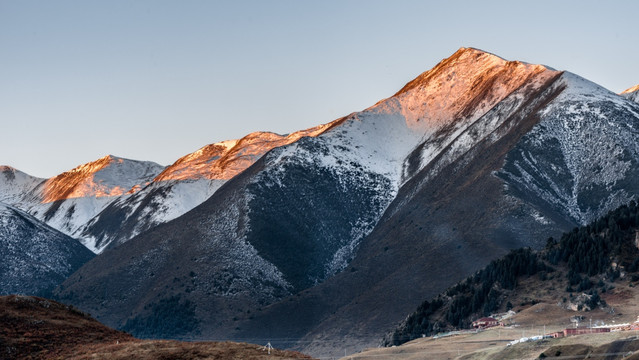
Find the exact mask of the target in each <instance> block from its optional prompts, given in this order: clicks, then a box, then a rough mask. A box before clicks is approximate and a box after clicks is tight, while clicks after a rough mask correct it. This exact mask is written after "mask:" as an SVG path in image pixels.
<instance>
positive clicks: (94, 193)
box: [0, 155, 164, 252]
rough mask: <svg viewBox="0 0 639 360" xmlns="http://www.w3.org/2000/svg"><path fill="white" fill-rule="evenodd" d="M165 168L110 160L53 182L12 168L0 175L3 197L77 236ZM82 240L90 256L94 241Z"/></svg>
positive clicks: (154, 164) (156, 165)
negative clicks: (93, 220) (111, 207)
mask: <svg viewBox="0 0 639 360" xmlns="http://www.w3.org/2000/svg"><path fill="white" fill-rule="evenodd" d="M163 169H164V167H162V166H160V165H158V164H156V163H153V162H148V161H136V160H129V159H123V158H119V157H116V156H113V155H107V156H105V157H102V158H100V159H98V160H96V161H93V162H90V163H87V164H83V165H80V166H78V167H76V168H74V169H72V170H70V171H67V172H64V173H62V174H60V175H57V176H55V177H53V178H50V179H46V180H45V179H38V178H34V177H31V176H29V175H27V174H24V173H22V172H20V171H17V170H15V169H13V168H10V167H6V166H5V167H2V168H1V169H0V171H2V173H3V174H4V179H2V178H0V180H3V181H0V197H1V198H3V199H5V200H4V201H5V202H6V203H8V204H11V205H13V206H15V207H17V208H20V209H22V210H24V211H25V212H27V213H29V214H31V215H33V216H34V217H36V218H37V219H39V220H41V221H44V222H46V223H47V224H48V225H50V226H51V227H53V228H55V229H57V230H59V231H61V232H63V233H65V234H67V235H70V236H73V237H78V235H79V232H80V231H79V230H80V229H81V228H82V226H83V225H84V224H85V223H86V222H88V221H89V220H90V219H92V218H93V217H95V216H96V215H97V214H98V213H100V212H101V211H102V210H103V209H104V208H105V207H106V206H107V205H109V204H110V203H111V202H113V201H115V200H117V199H119V198H121V197H126V196H129V195H130V194H133V193H135V192H137V191H139V189H140V188H142V187H143V186H145V185H147V184H148V183H149V182H150V181H151V180H152V179H153V178H154V177H155V176H156V175H157V174H159V173H160V172H161V171H162V170H163ZM80 240H81V241H82V242H83V243H84V244H85V246H87V247H88V248H89V249H91V250H92V251H94V252H96V251H97V249H96V247H95V244H94V243H93V242H91V241H90V239H84V238H80Z"/></svg>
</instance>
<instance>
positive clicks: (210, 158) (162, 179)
mask: <svg viewBox="0 0 639 360" xmlns="http://www.w3.org/2000/svg"><path fill="white" fill-rule="evenodd" d="M325 129H326V126H317V127H314V128H311V129H308V130H303V131H298V132H295V133H292V134H289V135H278V134H274V133H270V132H256V133H252V134H249V135H247V136H245V137H243V138H242V139H239V140H228V141H224V142H220V143H215V144H211V145H207V146H204V147H203V148H201V149H199V150H197V151H195V152H193V153H191V154H188V155H185V156H183V157H181V158H180V159H178V160H177V161H176V162H175V163H174V164H172V165H170V166H168V167H167V168H165V169H164V170H163V171H162V172H161V173H160V174H158V175H157V176H156V177H155V178H154V179H153V181H152V182H151V183H150V184H149V185H148V186H146V187H144V188H142V189H141V190H140V191H138V192H135V193H134V194H132V195H130V196H123V197H121V198H119V199H117V200H116V201H113V202H111V203H110V204H109V205H108V206H106V207H105V208H104V210H103V211H102V212H100V213H99V214H98V215H97V216H95V217H94V218H92V219H91V220H90V221H88V222H87V223H86V224H85V225H84V226H83V227H82V229H81V230H80V231H78V232H77V235H78V236H80V237H81V238H83V239H90V243H91V244H93V247H94V248H95V249H96V250H97V251H98V252H100V251H103V250H104V249H105V248H107V247H109V246H116V245H118V244H121V243H123V242H126V241H127V240H129V239H130V238H132V237H134V236H135V235H138V234H140V233H142V232H144V231H146V230H148V229H151V228H153V227H155V226H157V225H159V224H161V223H164V222H167V221H169V220H172V219H174V218H176V217H178V216H180V215H182V214H184V213H186V212H188V211H189V210H191V209H192V208H194V207H195V206H197V205H199V204H201V203H202V202H204V201H205V200H206V199H208V198H209V197H210V196H211V195H212V194H213V193H214V192H215V191H217V189H219V188H220V187H221V186H222V185H223V184H224V183H225V182H226V181H228V180H229V179H231V178H233V177H234V176H236V175H237V174H239V173H241V172H242V171H244V170H245V169H246V168H248V167H249V166H251V165H252V164H253V163H254V162H255V161H257V160H258V159H259V158H260V157H261V156H262V155H264V154H265V153H266V152H268V151H269V150H271V149H273V148H275V147H279V146H284V145H286V144H290V143H292V142H295V141H297V140H299V139H300V138H302V137H305V136H317V135H318V134H320V133H322V132H323V131H324V130H325Z"/></svg>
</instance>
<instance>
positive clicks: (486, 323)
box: [473, 317, 499, 329]
mask: <svg viewBox="0 0 639 360" xmlns="http://www.w3.org/2000/svg"><path fill="white" fill-rule="evenodd" d="M493 326H499V321H497V320H495V319H493V318H491V317H483V318H481V319H478V320H475V321H473V327H474V328H475V329H485V328H489V327H493Z"/></svg>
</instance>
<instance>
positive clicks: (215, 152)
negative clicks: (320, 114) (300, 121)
mask: <svg viewBox="0 0 639 360" xmlns="http://www.w3.org/2000/svg"><path fill="white" fill-rule="evenodd" d="M329 126H330V124H325V125H320V126H316V127H313V128H310V129H306V130H302V131H297V132H294V133H291V134H288V135H279V134H275V133H272V132H264V131H259V132H254V133H251V134H248V135H246V136H245V137H243V138H241V139H239V140H226V141H222V142H219V143H215V144H210V145H206V146H204V147H202V148H200V149H199V150H197V151H195V152H193V153H191V154H188V155H186V156H183V157H182V158H180V159H178V160H177V161H176V162H175V163H174V164H173V165H171V166H169V167H167V168H166V169H165V170H164V171H163V172H162V173H161V174H159V175H158V176H157V177H156V178H155V179H154V181H167V180H196V179H209V180H228V179H230V178H232V177H234V176H235V175H237V174H239V173H240V172H242V171H244V170H245V169H246V168H248V167H249V166H251V165H252V164H253V163H254V162H255V161H257V159H259V158H260V157H262V155H264V154H265V153H266V152H268V151H269V150H271V149H273V148H276V147H280V146H283V145H287V144H290V143H293V142H295V141H297V140H299V139H300V138H302V137H304V136H317V135H319V134H321V133H322V132H324V130H326V129H327V128H328V127H329Z"/></svg>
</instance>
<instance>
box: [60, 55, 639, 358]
mask: <svg viewBox="0 0 639 360" xmlns="http://www.w3.org/2000/svg"><path fill="white" fill-rule="evenodd" d="M638 114H639V105H638V104H635V103H632V102H629V101H627V100H625V99H623V98H622V97H621V96H619V95H616V94H613V93H611V92H609V91H608V90H605V89H603V88H601V87H600V86H598V85H596V84H593V83H591V82H589V81H587V80H585V79H583V78H580V77H579V76H577V75H574V74H571V73H569V72H560V71H556V70H553V69H550V68H547V67H545V66H541V65H532V64H526V63H522V62H517V61H506V60H504V59H501V58H499V57H497V56H495V55H493V54H490V53H486V52H483V51H481V50H477V49H472V48H462V49H460V50H459V51H457V52H456V53H455V54H453V55H452V56H451V57H449V58H447V59H444V60H443V61H442V62H440V63H439V64H438V65H437V66H435V67H434V68H433V69H431V70H429V71H427V72H425V73H423V74H421V75H420V76H418V77H417V78H416V79H415V80H413V81H411V82H409V83H408V84H407V85H406V86H405V87H404V88H402V89H401V90H400V91H399V92H397V93H396V94H395V95H393V96H391V97H390V98H388V99H385V100H382V101H380V102H378V103H377V104H375V105H374V106H372V107H370V108H368V109H366V110H364V111H361V112H357V113H353V114H350V115H348V116H346V117H344V118H341V119H338V120H335V121H333V122H331V123H329V124H327V125H325V126H324V127H322V131H320V132H318V133H317V134H316V136H313V137H301V138H299V139H296V141H293V142H290V143H288V144H286V145H284V144H282V146H279V147H273V148H272V149H270V151H267V152H265V154H264V155H263V156H262V157H260V158H259V159H258V160H257V161H255V163H253V164H252V165H250V166H249V167H248V168H246V170H244V171H242V172H239V173H238V174H237V175H236V176H234V177H233V178H231V179H229V180H227V181H226V182H225V183H224V184H223V185H222V186H221V187H219V189H218V190H217V191H215V192H214V193H213V194H212V195H211V197H210V198H208V199H207V200H206V201H204V202H203V203H201V204H200V205H198V206H196V207H195V208H193V209H192V210H191V211H189V212H187V213H186V214H184V215H183V216H180V217H177V218H175V219H174V220H172V221H169V222H167V223H164V224H160V225H158V226H156V227H153V228H150V229H149V230H148V231H145V232H141V233H140V234H139V235H137V236H136V237H134V238H133V239H131V240H129V241H128V242H125V243H123V244H121V245H119V246H117V247H114V248H112V249H109V250H107V251H104V252H103V253H102V254H101V255H100V256H98V257H96V258H95V259H94V260H92V261H90V262H89V263H87V264H86V265H85V266H83V267H82V268H81V269H80V270H79V271H77V272H76V273H75V274H73V275H72V276H71V277H70V278H69V279H67V281H65V283H64V284H62V285H61V286H60V287H59V288H58V289H57V291H56V295H57V296H58V297H59V298H60V299H62V300H63V301H67V302H70V303H73V304H74V305H76V306H78V307H80V308H82V309H83V310H85V311H89V312H91V313H92V314H95V315H96V316H97V317H98V319H100V320H101V321H104V322H105V323H107V324H109V325H111V326H115V327H125V328H128V329H130V331H132V332H133V333H136V332H137V331H148V328H147V327H144V326H139V325H140V324H150V323H152V320H153V321H156V320H157V319H162V318H163V316H167V314H170V313H172V312H179V311H180V309H181V308H183V307H184V306H185V304H189V305H190V306H193V313H194V314H195V315H194V318H195V319H199V320H200V322H199V323H198V324H197V329H196V330H193V331H188V332H185V333H183V334H175V335H174V336H177V337H180V336H186V337H191V336H196V337H202V338H206V337H220V336H222V337H229V336H230V337H232V338H234V339H242V340H255V341H254V342H258V343H259V342H260V341H261V340H264V339H266V338H270V339H289V340H281V341H280V342H279V344H281V345H282V346H295V347H297V348H300V349H305V350H306V351H308V352H310V353H312V354H315V355H326V354H334V353H335V351H337V352H340V351H341V349H345V348H346V349H350V350H353V351H355V350H359V349H361V347H364V346H371V345H376V343H377V339H379V338H381V336H382V335H383V334H384V333H385V332H386V331H387V330H389V328H390V327H391V326H393V325H394V324H396V323H398V322H399V320H401V319H402V318H403V317H404V316H405V314H407V313H409V312H410V311H411V310H413V309H414V308H416V307H417V305H419V303H420V302H421V301H422V300H423V299H424V298H428V297H430V296H434V295H435V294H437V293H439V292H441V291H442V290H444V289H446V288H447V287H448V286H450V285H451V284H454V283H455V282H457V281H459V280H461V279H462V278H464V277H465V276H467V275H469V274H471V273H473V272H474V271H476V270H478V269H479V268H481V267H482V266H484V265H486V264H488V263H489V262H490V261H491V260H493V259H495V258H497V257H499V256H501V255H504V254H506V253H507V252H508V250H509V249H513V248H519V247H522V246H531V247H535V248H539V247H542V246H543V245H544V244H543V241H542V240H540V239H545V238H547V237H549V236H557V235H558V234H561V232H563V231H566V230H568V229H571V228H572V227H574V226H576V225H579V224H585V223H586V222H588V221H590V220H591V219H594V218H596V217H598V216H600V215H602V214H604V213H605V212H607V211H608V210H610V209H612V208H614V207H616V206H618V205H620V204H622V203H626V202H627V201H629V199H631V198H633V197H635V196H636V195H637V194H638V193H639V183H637V182H636V181H635V180H634V179H636V177H637V175H639V174H638V172H639V147H637V144H639V133H638V132H637V130H636V129H639V115H638ZM169 299H173V300H171V303H172V304H173V306H174V308H173V311H168V312H167V311H163V312H158V311H156V310H154V309H158V307H159V306H160V304H162V303H164V302H167V301H169ZM189 308H190V307H189ZM229 334H230V335H229ZM336 349H340V350H336ZM351 352H352V351H351Z"/></svg>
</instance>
